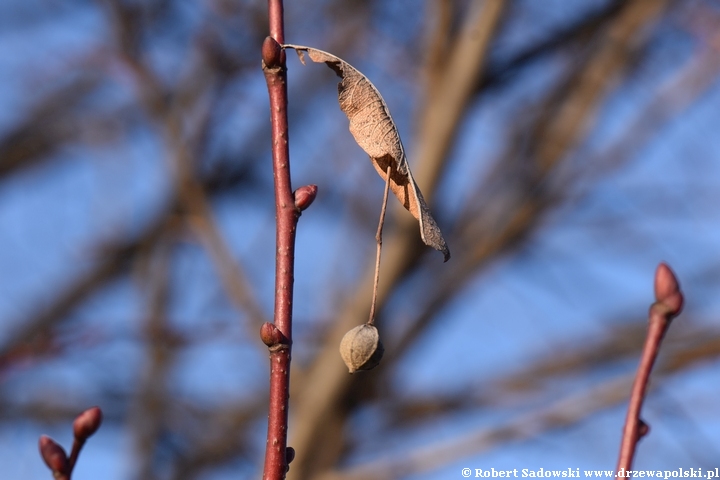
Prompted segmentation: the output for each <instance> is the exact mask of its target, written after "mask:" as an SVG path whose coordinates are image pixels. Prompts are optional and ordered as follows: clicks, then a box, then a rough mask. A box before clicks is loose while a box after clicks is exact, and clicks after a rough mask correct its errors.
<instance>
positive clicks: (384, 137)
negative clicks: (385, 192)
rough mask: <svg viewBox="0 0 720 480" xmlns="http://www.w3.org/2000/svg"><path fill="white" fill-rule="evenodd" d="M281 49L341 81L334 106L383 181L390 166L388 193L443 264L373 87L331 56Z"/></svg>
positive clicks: (435, 233) (433, 226)
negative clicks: (417, 226) (321, 67)
mask: <svg viewBox="0 0 720 480" xmlns="http://www.w3.org/2000/svg"><path fill="white" fill-rule="evenodd" d="M283 48H292V49H294V50H295V51H296V52H297V54H298V56H299V57H300V61H302V62H303V63H305V61H304V55H303V53H304V52H307V54H308V56H309V57H310V59H311V60H312V61H313V62H315V63H325V64H326V65H327V66H328V67H330V68H332V69H333V70H334V71H335V73H337V75H338V76H339V77H340V78H341V79H342V80H341V81H340V83H338V102H339V103H340V109H341V110H342V111H343V112H345V115H347V117H348V119H349V120H350V133H352V135H353V137H355V141H356V142H357V144H358V145H360V147H361V148H362V149H363V150H365V152H366V153H367V154H368V155H370V159H371V160H372V162H373V166H374V167H375V170H377V172H378V174H379V175H380V177H382V179H383V180H387V167H388V165H391V166H392V168H391V173H390V189H391V190H392V192H393V194H394V195H395V196H396V197H397V198H398V200H400V203H402V204H403V206H404V207H405V208H406V209H407V210H408V211H409V212H410V213H411V214H412V215H413V217H415V218H416V219H417V220H418V222H419V223H420V236H421V237H422V240H423V242H425V244H426V245H429V246H431V247H433V248H434V249H436V250H439V251H441V252H442V253H443V255H444V257H445V261H446V262H447V260H448V259H449V258H450V250H448V247H447V243H445V239H444V238H443V236H442V233H441V232H440V228H439V227H438V225H437V223H435V219H433V217H432V215H431V214H430V209H429V208H428V206H427V204H426V203H425V199H424V198H423V196H422V193H420V189H419V188H418V187H417V185H416V184H415V180H414V179H413V176H412V173H410V167H409V166H408V161H407V157H406V156H405V149H404V148H403V145H402V142H401V141H400V135H399V133H398V130H397V127H396V126H395V122H394V121H393V119H392V117H391V116H390V111H389V110H388V107H387V105H386V104H385V100H383V98H382V96H381V95H380V92H379V91H378V90H377V88H375V85H373V84H372V83H371V82H370V80H368V79H367V77H366V76H365V75H363V74H362V73H360V72H359V71H358V70H357V69H356V68H355V67H353V66H352V65H350V64H349V63H347V62H346V61H344V60H342V59H341V58H338V57H336V56H335V55H332V54H330V53H327V52H324V51H322V50H318V49H316V48H310V47H305V46H302V45H283Z"/></svg>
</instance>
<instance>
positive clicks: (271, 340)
mask: <svg viewBox="0 0 720 480" xmlns="http://www.w3.org/2000/svg"><path fill="white" fill-rule="evenodd" d="M260 340H262V342H263V343H264V344H265V345H267V346H268V347H274V346H276V345H287V344H288V343H289V342H288V339H287V337H286V336H285V335H283V333H282V332H281V331H280V330H279V329H278V328H277V327H276V326H275V325H274V324H272V323H270V322H265V323H263V324H262V327H260Z"/></svg>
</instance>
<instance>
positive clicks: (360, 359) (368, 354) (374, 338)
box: [340, 323, 385, 373]
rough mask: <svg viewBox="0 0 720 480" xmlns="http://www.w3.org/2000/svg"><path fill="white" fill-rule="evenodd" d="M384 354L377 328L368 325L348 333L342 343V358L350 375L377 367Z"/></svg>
mask: <svg viewBox="0 0 720 480" xmlns="http://www.w3.org/2000/svg"><path fill="white" fill-rule="evenodd" d="M383 352H385V349H384V348H383V345H382V343H380V335H379V334H378V331H377V328H375V327H374V326H373V325H369V324H367V323H366V324H363V325H360V326H358V327H355V328H353V329H352V330H350V331H349V332H347V333H346V334H345V336H344V337H343V338H342V341H341V342H340V356H341V357H342V359H343V361H344V362H345V365H347V367H348V369H349V370H350V373H353V372H355V371H357V370H370V369H372V368H375V367H377V365H378V364H379V363H380V359H381V358H382V356H383Z"/></svg>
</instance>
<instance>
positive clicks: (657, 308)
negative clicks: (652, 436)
mask: <svg viewBox="0 0 720 480" xmlns="http://www.w3.org/2000/svg"><path fill="white" fill-rule="evenodd" d="M683 303H684V299H683V294H682V292H681V291H680V285H679V284H678V281H677V278H676V277H675V274H674V273H673V271H672V270H670V267H668V266H667V265H666V264H664V263H661V264H660V265H658V268H657V270H656V271H655V303H653V304H652V305H651V306H650V314H649V317H650V318H649V326H648V333H647V336H646V337H645V345H644V346H643V351H642V356H641V357H640V366H639V367H638V371H637V374H636V375H635V382H634V383H633V387H632V392H631V394H630V404H629V405H628V411H627V417H626V418H625V426H624V428H623V434H622V440H621V442H620V456H619V458H618V464H617V469H616V470H615V471H616V472H617V476H618V477H620V478H627V476H628V474H627V471H628V470H630V469H632V463H633V459H634V458H635V450H636V448H637V444H638V441H639V440H640V438H642V437H643V436H645V435H646V434H647V433H648V431H649V429H650V427H649V426H648V425H647V424H646V423H645V422H643V421H642V419H641V418H640V411H641V409H642V405H643V402H644V401H645V395H646V393H647V386H648V382H649V381H650V373H651V372H652V368H653V364H654V363H655V360H656V359H657V356H658V352H659V350H660V342H662V339H663V337H664V336H665V333H666V332H667V330H668V328H669V327H670V322H671V320H672V319H673V318H674V317H676V316H677V315H678V314H679V313H680V311H681V310H682V306H683Z"/></svg>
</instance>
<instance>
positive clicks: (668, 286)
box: [655, 263, 684, 315]
mask: <svg viewBox="0 0 720 480" xmlns="http://www.w3.org/2000/svg"><path fill="white" fill-rule="evenodd" d="M655 299H656V300H657V301H658V302H660V303H663V304H665V305H666V306H667V307H668V308H669V309H670V310H671V313H672V315H677V314H679V313H680V310H682V307H683V302H684V299H683V295H682V293H681V292H680V285H679V283H678V281H677V277H676V276H675V274H674V273H673V271H672V270H671V269H670V267H668V266H667V264H665V263H661V264H660V265H658V267H657V270H656V271H655Z"/></svg>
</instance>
